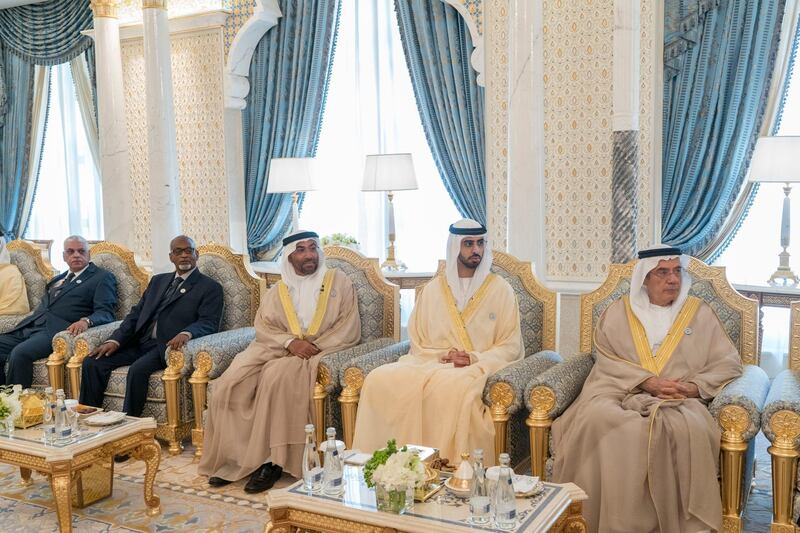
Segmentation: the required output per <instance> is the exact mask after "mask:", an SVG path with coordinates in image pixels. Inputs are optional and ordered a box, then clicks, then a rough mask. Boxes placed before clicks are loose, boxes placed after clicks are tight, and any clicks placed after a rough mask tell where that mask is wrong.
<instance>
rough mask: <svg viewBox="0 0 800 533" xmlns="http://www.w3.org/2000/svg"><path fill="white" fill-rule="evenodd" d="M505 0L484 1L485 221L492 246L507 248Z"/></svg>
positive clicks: (506, 16)
mask: <svg viewBox="0 0 800 533" xmlns="http://www.w3.org/2000/svg"><path fill="white" fill-rule="evenodd" d="M508 7H509V6H508V0H488V1H487V2H485V12H486V22H487V25H488V28H489V29H488V31H487V32H486V33H485V38H486V45H485V48H486V67H487V68H486V105H485V106H484V110H485V111H484V112H485V114H486V116H485V118H484V120H485V121H486V219H487V220H486V222H487V224H488V227H487V229H488V230H489V238H490V239H491V241H492V247H493V248H495V249H497V250H505V249H506V248H507V246H508V236H507V235H508V232H507V228H508V135H509V133H508V98H509V93H508V87H509V80H508V49H509V42H508V35H509V32H508Z"/></svg>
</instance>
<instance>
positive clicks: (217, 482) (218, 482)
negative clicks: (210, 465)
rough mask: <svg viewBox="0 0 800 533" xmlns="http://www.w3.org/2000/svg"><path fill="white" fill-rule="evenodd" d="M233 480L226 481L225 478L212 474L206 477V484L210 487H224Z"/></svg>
mask: <svg viewBox="0 0 800 533" xmlns="http://www.w3.org/2000/svg"><path fill="white" fill-rule="evenodd" d="M231 483H233V481H228V480H227V479H222V478H221V477H215V476H212V477H210V478H208V484H209V486H211V487H224V486H225V485H230V484H231Z"/></svg>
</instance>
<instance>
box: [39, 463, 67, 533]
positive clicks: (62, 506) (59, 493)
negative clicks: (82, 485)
mask: <svg viewBox="0 0 800 533" xmlns="http://www.w3.org/2000/svg"><path fill="white" fill-rule="evenodd" d="M50 468H51V472H50V486H51V487H52V489H53V499H54V500H55V502H56V515H57V516H58V530H59V531H60V532H61V533H72V495H71V490H70V489H71V485H72V463H71V461H59V462H57V463H51V466H50ZM29 472H30V471H29Z"/></svg>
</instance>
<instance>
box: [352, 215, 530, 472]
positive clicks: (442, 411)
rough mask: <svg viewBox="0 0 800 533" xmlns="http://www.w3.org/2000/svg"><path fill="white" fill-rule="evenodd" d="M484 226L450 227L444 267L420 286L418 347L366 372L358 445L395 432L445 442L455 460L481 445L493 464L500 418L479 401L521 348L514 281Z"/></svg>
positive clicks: (413, 329) (368, 445)
mask: <svg viewBox="0 0 800 533" xmlns="http://www.w3.org/2000/svg"><path fill="white" fill-rule="evenodd" d="M491 266H492V252H491V249H490V247H489V244H488V242H487V239H486V228H485V227H483V226H482V225H481V224H479V223H478V222H476V221H474V220H469V219H464V220H460V221H459V222H456V223H455V224H453V225H452V226H450V236H449V238H448V241H447V263H446V266H445V272H444V273H443V274H440V275H438V276H436V277H435V278H433V279H432V280H431V281H430V282H429V283H428V284H427V285H426V286H425V290H423V291H422V294H421V295H420V297H419V299H418V300H417V302H416V305H415V306H414V311H413V312H412V313H411V317H410V318H409V321H408V337H409V339H410V341H411V350H410V351H409V353H408V355H404V356H403V357H401V358H400V359H399V360H398V361H397V362H396V363H392V364H388V365H384V366H381V367H379V368H376V369H375V370H373V371H372V372H370V373H369V375H367V379H366V380H365V382H364V387H363V389H362V391H361V400H360V402H359V406H358V417H357V420H356V430H355V436H354V439H353V448H358V449H360V450H364V451H369V452H371V451H373V450H375V449H377V448H381V447H383V446H385V445H386V441H387V440H389V439H392V438H394V439H397V442H398V444H409V443H411V444H420V445H423V446H432V447H435V448H439V453H440V455H441V456H442V457H446V458H448V459H450V460H451V461H454V460H456V459H458V457H459V454H460V453H461V452H469V451H471V450H474V449H475V448H482V449H483V450H484V452H485V454H486V455H485V457H486V460H487V463H489V464H494V460H495V454H494V424H493V422H492V416H491V413H490V412H489V408H488V407H486V406H485V405H484V403H483V400H482V399H481V397H482V394H483V388H484V386H485V385H486V379H487V378H488V377H489V376H490V375H492V374H493V373H494V372H497V371H498V370H500V369H501V368H503V367H504V366H506V365H508V364H509V363H512V362H514V361H517V360H519V359H521V358H522V356H523V352H524V350H523V343H522V334H521V332H520V324H519V306H518V304H517V298H516V295H515V294H514V289H512V288H511V285H509V284H508V282H507V281H506V280H504V279H503V278H502V277H500V276H498V275H497V274H493V273H492V272H491V271H490V269H491Z"/></svg>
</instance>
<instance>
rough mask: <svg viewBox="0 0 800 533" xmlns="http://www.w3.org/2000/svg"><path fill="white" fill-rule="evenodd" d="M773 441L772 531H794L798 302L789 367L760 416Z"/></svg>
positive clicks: (799, 407)
mask: <svg viewBox="0 0 800 533" xmlns="http://www.w3.org/2000/svg"><path fill="white" fill-rule="evenodd" d="M761 425H762V427H761V429H762V430H763V431H764V435H766V437H767V439H768V440H769V441H770V443H771V444H772V445H771V446H770V447H769V454H770V456H771V457H772V498H773V499H772V527H771V531H772V532H773V533H777V532H781V533H794V532H795V531H796V529H795V528H796V525H797V522H798V519H800V487H798V484H797V480H798V476H797V457H798V456H799V455H800V453H798V450H800V301H798V302H792V304H791V319H790V324H789V368H788V369H787V370H784V371H783V372H781V373H780V374H778V375H777V376H775V379H774V380H773V381H772V386H771V387H770V389H769V394H768V395H767V401H766V405H765V407H764V412H763V414H762V417H761Z"/></svg>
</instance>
